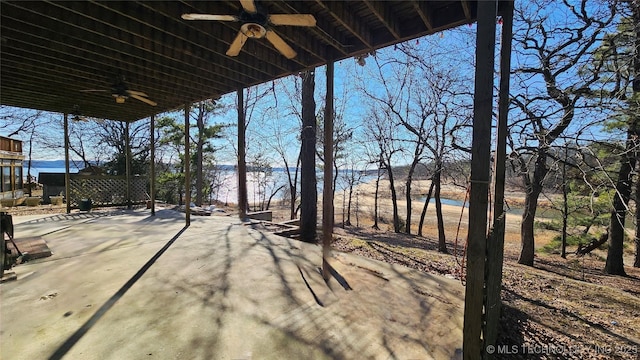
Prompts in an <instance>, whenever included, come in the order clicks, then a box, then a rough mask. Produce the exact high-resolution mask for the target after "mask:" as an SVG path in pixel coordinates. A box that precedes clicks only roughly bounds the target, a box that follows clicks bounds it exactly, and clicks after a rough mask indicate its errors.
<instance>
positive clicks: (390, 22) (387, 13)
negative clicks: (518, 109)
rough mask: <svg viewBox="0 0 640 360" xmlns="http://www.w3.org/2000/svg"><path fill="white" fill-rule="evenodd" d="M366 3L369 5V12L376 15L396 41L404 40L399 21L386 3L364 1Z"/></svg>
mask: <svg viewBox="0 0 640 360" xmlns="http://www.w3.org/2000/svg"><path fill="white" fill-rule="evenodd" d="M364 3H365V4H366V5H367V7H368V8H369V10H370V11H371V12H372V13H373V14H375V15H376V17H377V18H378V19H379V20H380V22H382V23H383V24H384V26H385V27H386V28H387V29H388V30H389V32H390V33H391V35H393V37H394V38H395V39H396V40H400V39H401V38H402V32H401V30H400V24H399V22H398V19H397V17H396V15H395V14H394V12H393V10H392V9H391V7H390V6H389V4H388V3H387V2H386V1H371V0H364Z"/></svg>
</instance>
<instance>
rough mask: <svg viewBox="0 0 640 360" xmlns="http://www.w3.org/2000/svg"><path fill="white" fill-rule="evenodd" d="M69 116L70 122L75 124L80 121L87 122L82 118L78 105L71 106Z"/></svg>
mask: <svg viewBox="0 0 640 360" xmlns="http://www.w3.org/2000/svg"><path fill="white" fill-rule="evenodd" d="M69 115H71V120H72V121H75V122H80V121H88V119H87V118H86V117H84V116H82V112H81V111H80V105H77V104H76V105H73V111H72V112H71V113H69Z"/></svg>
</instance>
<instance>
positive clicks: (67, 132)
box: [64, 114, 71, 214]
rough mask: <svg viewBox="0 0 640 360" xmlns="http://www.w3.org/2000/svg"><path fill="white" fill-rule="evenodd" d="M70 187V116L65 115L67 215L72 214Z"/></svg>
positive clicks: (65, 194) (65, 193) (65, 192)
mask: <svg viewBox="0 0 640 360" xmlns="http://www.w3.org/2000/svg"><path fill="white" fill-rule="evenodd" d="M69 187H70V178H69V115H68V114H64V198H65V200H66V201H67V214H68V213H70V212H71V199H70V195H71V189H70V188H69Z"/></svg>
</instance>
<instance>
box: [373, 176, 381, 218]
mask: <svg viewBox="0 0 640 360" xmlns="http://www.w3.org/2000/svg"><path fill="white" fill-rule="evenodd" d="M381 170H382V169H381V168H380V167H378V176H377V177H376V191H375V194H374V195H373V226H372V228H374V229H376V230H380V226H379V225H378V194H379V192H380V177H381V176H382V171H381Z"/></svg>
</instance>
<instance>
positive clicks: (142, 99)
mask: <svg viewBox="0 0 640 360" xmlns="http://www.w3.org/2000/svg"><path fill="white" fill-rule="evenodd" d="M131 97H132V98H134V99H136V100H140V101H142V102H143V103H147V104H149V105H151V106H156V105H158V103H157V102H155V101H152V100H149V99H147V98H146V97H142V96H140V95H136V94H131Z"/></svg>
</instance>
